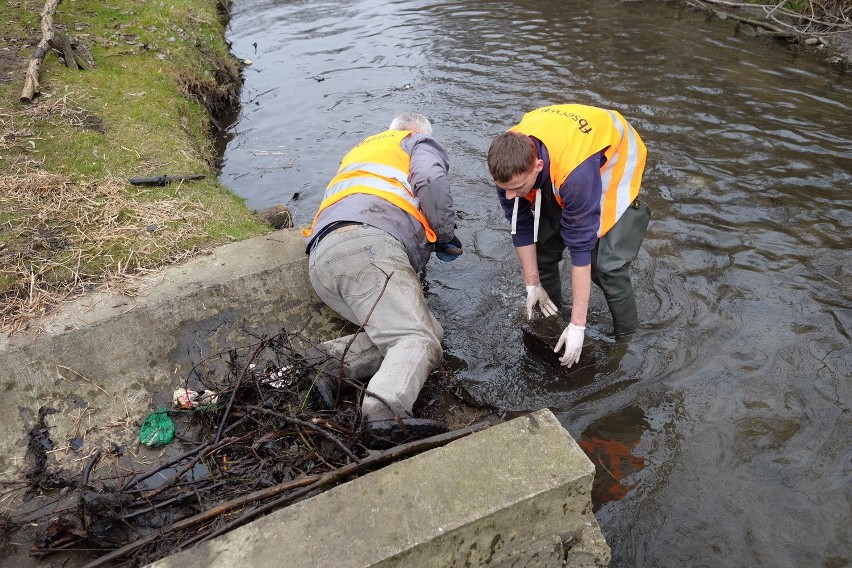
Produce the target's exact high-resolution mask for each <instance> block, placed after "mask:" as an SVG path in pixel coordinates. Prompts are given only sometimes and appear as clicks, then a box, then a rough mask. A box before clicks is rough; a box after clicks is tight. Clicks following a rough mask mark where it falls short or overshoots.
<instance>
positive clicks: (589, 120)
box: [510, 105, 648, 238]
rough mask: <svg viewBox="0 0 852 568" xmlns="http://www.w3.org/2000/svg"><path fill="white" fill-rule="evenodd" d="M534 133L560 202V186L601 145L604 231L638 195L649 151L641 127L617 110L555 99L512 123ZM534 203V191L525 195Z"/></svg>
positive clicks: (601, 228)
mask: <svg viewBox="0 0 852 568" xmlns="http://www.w3.org/2000/svg"><path fill="white" fill-rule="evenodd" d="M510 130H511V131H513V132H520V133H522V134H526V135H529V136H535V137H536V138H538V139H539V140H541V141H542V142H543V143H544V145H545V146H546V147H547V151H548V153H549V155H550V179H551V181H552V182H553V193H554V195H555V196H556V200H557V201H558V202H559V206H560V207H561V206H562V199H561V198H560V196H559V188H560V187H562V184H563V183H564V182H565V179H566V178H567V177H568V174H570V173H571V172H572V171H574V169H575V168H576V167H577V166H579V165H580V164H581V163H583V162H584V161H585V160H586V159H588V158H589V157H590V156H592V155H594V154H595V153H597V152H600V151H601V150H604V155H605V156H606V163H605V164H604V165H603V167H602V168H601V180H602V182H603V183H602V185H603V192H602V194H601V221H600V226H599V228H598V238H600V237H602V236H604V235H605V234H606V233H607V231H609V230H610V229H611V228H612V227H613V225H615V223H616V221H618V219H619V218H621V214H622V213H624V212H625V211H626V210H627V208H628V207H630V204H631V203H633V201H634V200H635V199H636V196H638V195H639V186H640V184H641V182H642V173H643V171H644V170H645V157H646V155H647V153H648V151H647V150H646V148H645V144H644V143H643V142H642V140H641V139H640V138H639V133H638V132H636V130H635V129H634V128H633V127H632V126H630V125H629V124H628V123H627V121H626V120H624V117H623V116H621V114H619V113H618V112H617V111H614V110H606V109H600V108H596V107H590V106H585V105H554V106H547V107H542V108H539V109H536V110H533V111H530V112H528V113H526V114H525V115H524V117H523V118H522V119H521V122H519V123H518V124H517V126H515V127H513V128H511V129H510ZM525 197H526V198H527V199H528V200H529V201H530V203H535V192H534V191H531V192H530V193H529V194H527V195H526V196H525Z"/></svg>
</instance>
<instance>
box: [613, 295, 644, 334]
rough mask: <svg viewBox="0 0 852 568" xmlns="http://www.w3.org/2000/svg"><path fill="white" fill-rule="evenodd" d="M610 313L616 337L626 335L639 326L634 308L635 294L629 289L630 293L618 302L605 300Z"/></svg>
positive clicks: (637, 315)
mask: <svg viewBox="0 0 852 568" xmlns="http://www.w3.org/2000/svg"><path fill="white" fill-rule="evenodd" d="M607 304H608V305H609V311H610V313H611V314H612V328H613V334H614V335H615V336H616V337H619V336H621V335H627V334H630V333H633V332H634V331H636V329H637V328H638V327H639V314H638V312H637V310H636V296H635V295H634V294H633V291H632V290H631V292H630V295H629V296H627V297H626V298H624V299H623V300H620V301H619V302H612V303H610V302H607Z"/></svg>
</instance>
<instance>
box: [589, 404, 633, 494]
mask: <svg viewBox="0 0 852 568" xmlns="http://www.w3.org/2000/svg"><path fill="white" fill-rule="evenodd" d="M647 429H648V423H647V422H646V421H645V417H644V413H643V412H642V409H641V408H639V407H638V406H628V407H627V408H623V409H621V410H620V411H619V412H615V413H612V414H607V415H606V416H602V417H600V418H598V419H597V420H595V421H594V422H592V423H591V424H590V425H589V426H588V427H587V428H586V429H585V430H583V433H582V434H580V439H579V440H578V443H579V444H580V447H581V448H583V451H584V452H586V455H587V456H589V459H590V460H592V463H593V464H594V465H595V481H594V484H593V485H592V507H593V508H594V510H595V511H597V510H598V509H600V508H601V505H603V504H605V503H609V502H610V501H617V500H619V499H622V498H624V497H625V496H627V494H628V493H629V492H630V490H631V489H633V488H634V487H635V486H636V485H635V483H633V484H631V483H630V482H629V481H628V478H630V477H631V476H633V474H635V473H636V472H638V471H641V470H642V469H644V468H645V458H643V457H641V456H637V455H635V454H634V453H633V450H634V448H635V447H636V446H637V445H638V444H639V440H640V438H641V437H642V433H643V432H644V431H645V430H647Z"/></svg>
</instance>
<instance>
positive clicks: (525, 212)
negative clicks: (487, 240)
mask: <svg viewBox="0 0 852 568" xmlns="http://www.w3.org/2000/svg"><path fill="white" fill-rule="evenodd" d="M494 188H495V189H496V190H497V198H498V199H499V200H500V206H501V207H503V215H505V216H506V219H508V220H509V222H510V223H511V222H512V211H514V209H515V201H514V200H513V199H512V200H509V199H506V192H505V191H503V190H502V189H500V188H499V187H497V186H496V185H495V186H494ZM533 242H535V236H534V235H533V213H532V208H531V207H530V202H529V201H527V200H526V199H523V198H521V199H518V221H517V224H516V225H515V234H514V235H512V244H513V245H515V246H516V247H523V246H526V245H531V244H533Z"/></svg>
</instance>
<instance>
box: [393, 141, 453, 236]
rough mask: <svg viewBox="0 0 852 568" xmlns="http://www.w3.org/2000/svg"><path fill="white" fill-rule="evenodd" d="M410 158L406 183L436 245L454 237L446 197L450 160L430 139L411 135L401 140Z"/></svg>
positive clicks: (449, 200)
mask: <svg viewBox="0 0 852 568" xmlns="http://www.w3.org/2000/svg"><path fill="white" fill-rule="evenodd" d="M403 147H404V148H405V150H406V151H408V153H409V155H410V156H411V172H410V175H409V181H410V183H411V189H412V191H413V192H414V196H415V197H417V199H419V200H420V209H421V210H422V211H423V214H424V215H425V216H426V218H427V219H428V220H429V224H430V225H432V229H433V230H434V231H435V234H436V235H437V236H438V242H439V243H446V242H449V241H451V240H452V239H453V236H454V235H455V225H456V210H455V208H454V207H453V196H452V194H451V193H450V177H449V171H450V159H449V156H448V155H447V151H446V150H444V148H443V147H442V146H441V145H440V144H439V143H438V142H437V140H435V139H434V138H432V137H431V136H426V135H424V134H412V135H411V136H409V137H408V138H406V139H405V140H403Z"/></svg>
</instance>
